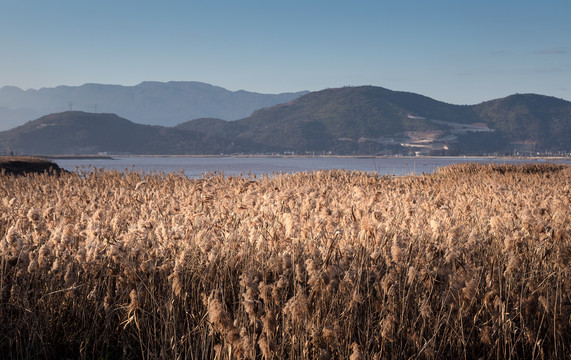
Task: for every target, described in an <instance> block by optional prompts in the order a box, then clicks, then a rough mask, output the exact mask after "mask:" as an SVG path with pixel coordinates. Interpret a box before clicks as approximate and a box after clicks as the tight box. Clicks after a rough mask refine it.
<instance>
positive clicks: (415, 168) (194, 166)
mask: <svg viewBox="0 0 571 360" xmlns="http://www.w3.org/2000/svg"><path fill="white" fill-rule="evenodd" d="M54 161H55V162H56V163H57V164H58V165H59V166H60V167H62V168H64V169H66V170H69V171H75V170H76V169H79V170H89V168H91V169H92V168H97V169H105V170H119V171H124V170H126V169H127V170H135V171H142V172H145V173H147V172H155V171H156V172H164V173H169V172H178V171H183V172H184V174H185V175H186V176H188V177H191V178H199V177H201V176H202V175H203V174H207V173H214V172H218V173H222V174H224V175H232V176H236V175H243V176H248V175H256V176H261V175H264V174H266V175H273V174H276V173H295V172H301V171H311V170H331V169H345V170H352V171H365V172H375V173H378V174H380V175H395V176H402V175H410V174H421V173H426V174H428V173H432V172H434V171H435V170H436V169H437V168H439V167H442V166H447V165H451V164H458V163H465V162H481V163H499V164H504V163H505V164H521V163H542V162H557V163H566V164H571V159H555V160H543V159H505V158H502V159H493V158H467V157H457V158H456V157H392V158H368V157H167V156H165V157H155V156H153V157H143V156H136V157H135V156H134V157H114V158H113V159H56V160H54Z"/></svg>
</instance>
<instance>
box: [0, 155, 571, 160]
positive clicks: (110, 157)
mask: <svg viewBox="0 0 571 360" xmlns="http://www.w3.org/2000/svg"><path fill="white" fill-rule="evenodd" d="M2 157H8V156H0V158H2ZM16 157H34V158H40V159H53V160H58V159H59V160H62V159H63V160H80V159H103V160H113V159H115V158H129V157H149V158H161V157H164V158H228V157H231V158H359V159H395V158H407V159H408V158H410V159H433V158H434V159H462V158H466V159H520V160H526V159H529V160H541V159H545V160H550V159H554V160H566V159H568V160H571V154H570V155H568V156H561V155H557V156H550V155H547V156H539V155H538V156H504V155H495V156H494V155H458V156H450V155H445V156H436V155H418V156H408V155H334V154H331V155H323V154H320V155H317V154H316V155H304V154H299V155H289V154H287V155H284V154H211V155H168V154H163V155H148V154H110V155H30V156H28V155H23V156H16Z"/></svg>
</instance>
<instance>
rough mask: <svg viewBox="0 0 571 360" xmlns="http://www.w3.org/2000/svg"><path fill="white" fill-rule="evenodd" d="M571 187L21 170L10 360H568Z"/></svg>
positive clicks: (8, 330) (482, 177) (3, 349)
mask: <svg viewBox="0 0 571 360" xmlns="http://www.w3.org/2000/svg"><path fill="white" fill-rule="evenodd" d="M570 179H571V167H569V166H563V165H543V166H536V165H534V166H528V165H524V166H507V165H478V164H467V165H458V166H452V167H449V168H444V169H442V170H440V171H438V172H437V173H436V174H435V175H423V176H411V177H404V178H389V177H379V176H375V175H373V174H365V173H357V172H346V171H317V172H308V173H299V174H294V175H279V176H274V177H271V178H270V177H262V178H257V179H256V178H252V177H249V178H244V177H224V176H222V175H220V174H210V175H206V176H205V177H204V178H202V179H197V180H192V179H188V178H186V177H185V176H184V175H183V174H168V175H165V174H141V173H136V172H125V173H120V172H113V171H109V172H102V171H97V170H95V171H94V172H91V173H83V174H62V175H61V176H59V177H54V176H49V175H48V174H42V175H28V176H26V177H14V176H6V175H4V176H2V177H0V185H1V186H0V254H1V255H0V289H1V291H0V296H1V302H0V353H2V354H3V357H5V358H14V359H20V358H38V357H39V358H100V357H103V358H105V357H107V358H117V357H122V358H146V359H153V358H157V359H158V358H161V359H162V358H173V359H175V358H196V359H198V358H201V359H202V358H220V359H229V358H236V359H238V358H245V359H251V358H258V359H262V358H264V359H270V358H276V359H302V358H303V359H305V358H314V359H336V358H344V359H347V358H350V359H377V358H378V359H380V358H383V359H384V358H387V359H402V358H423V359H441V358H454V359H457V358H501V359H510V358H513V359H521V358H525V359H534V358H538V359H539V358H542V359H568V358H569V357H570V356H571V270H570V266H569V263H570V259H571V255H570V254H571V250H570V249H571V235H570V234H571V203H570V202H571V200H570V199H571V180H570Z"/></svg>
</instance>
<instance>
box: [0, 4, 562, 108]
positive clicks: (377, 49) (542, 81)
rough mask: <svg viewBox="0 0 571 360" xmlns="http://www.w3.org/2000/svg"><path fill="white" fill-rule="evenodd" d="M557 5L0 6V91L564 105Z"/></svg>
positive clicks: (558, 5) (558, 7)
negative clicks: (203, 88) (368, 91)
mask: <svg viewBox="0 0 571 360" xmlns="http://www.w3.org/2000/svg"><path fill="white" fill-rule="evenodd" d="M569 19H571V1H569V0H545V1H536V0H534V1H528V0H519V1H514V0H494V1H489V0H481V1H460V0H454V1H452V0H400V1H394V0H391V1H384V0H376V1H365V0H353V1H347V0H344V1H337V0H305V1H300V0H288V1H278V0H242V1H235V0H234V1H232V0H208V1H206V0H204V1H192V0H187V1H171V0H166V1H165V0H163V1H158V0H154V1H147V0H137V1H132V0H98V1H87V0H52V1H45V0H0V49H1V50H0V87H2V86H5V85H14V86H18V87H20V88H23V89H28V88H34V89H38V88H41V87H53V86H57V85H82V84H84V83H104V84H120V85H136V84H138V83H140V82H142V81H146V80H152V81H171V80H175V81H202V82H207V83H210V84H213V85H217V86H222V87H225V88H227V89H229V90H240V89H244V90H248V91H256V92H262V93H279V92H286V91H298V90H311V91H314V90H321V89H324V88H328V87H340V86H346V85H375V86H382V87H386V88H389V89H392V90H402V91H410V92H416V93H421V94H423V95H426V96H429V97H432V98H434V99H437V100H441V101H445V102H448V103H454V104H475V103H479V102H481V101H485V100H490V99H494V98H498V97H503V96H507V95H511V94H514V93H528V92H533V93H540V94H545V95H551V96H556V97H559V98H564V99H566V100H571V21H570V20H569Z"/></svg>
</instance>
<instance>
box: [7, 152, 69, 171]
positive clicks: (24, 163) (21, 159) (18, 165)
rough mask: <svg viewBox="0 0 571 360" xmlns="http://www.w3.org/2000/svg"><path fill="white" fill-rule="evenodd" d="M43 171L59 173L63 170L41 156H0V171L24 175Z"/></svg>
mask: <svg viewBox="0 0 571 360" xmlns="http://www.w3.org/2000/svg"><path fill="white" fill-rule="evenodd" d="M43 172H48V173H53V174H56V175H59V174H61V173H62V172H65V170H63V169H62V168H60V167H59V166H58V164H56V163H53V162H51V161H49V160H46V159H42V158H36V157H31V156H7V157H0V173H4V174H13V175H24V174H28V173H43Z"/></svg>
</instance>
